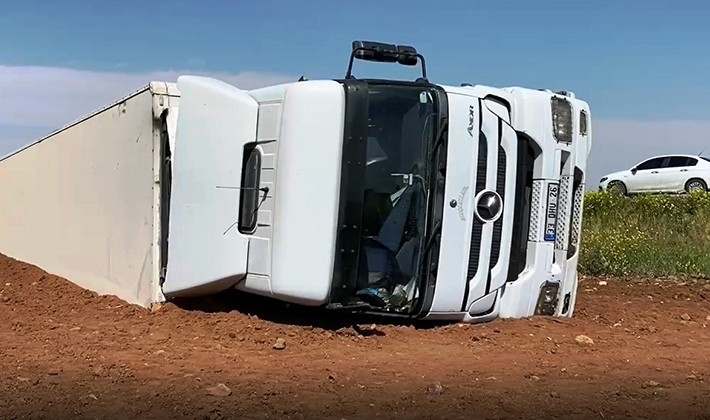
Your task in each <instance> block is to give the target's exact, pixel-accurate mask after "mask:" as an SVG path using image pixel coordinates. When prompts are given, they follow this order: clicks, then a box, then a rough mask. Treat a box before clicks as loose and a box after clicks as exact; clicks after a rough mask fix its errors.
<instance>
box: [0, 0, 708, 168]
mask: <svg viewBox="0 0 710 420" xmlns="http://www.w3.org/2000/svg"><path fill="white" fill-rule="evenodd" d="M1 10H2V13H0V66H5V68H4V71H5V72H8V71H12V74H13V75H14V77H20V76H21V75H22V74H27V77H28V79H27V80H28V82H27V83H28V84H29V83H30V81H29V80H30V79H29V78H31V77H32V75H31V74H30V73H31V72H29V71H26V69H28V68H30V67H29V66H32V67H33V68H35V67H37V66H38V67H42V68H68V69H74V70H84V71H89V72H92V74H93V73H104V72H110V74H118V73H121V74H124V73H125V74H128V75H133V76H134V79H127V80H131V81H133V80H135V83H138V84H136V85H135V86H130V89H132V88H134V87H138V86H139V85H140V84H142V82H140V81H141V80H142V79H141V77H142V75H145V76H146V77H148V76H151V75H153V74H155V73H156V72H177V73H185V72H208V73H219V74H225V75H227V74H229V75H232V74H240V73H243V72H254V73H265V74H270V75H272V76H277V75H280V76H282V77H283V78H284V80H288V79H289V78H292V77H298V76H300V75H301V74H306V75H307V76H308V77H309V78H331V77H340V76H342V75H343V74H344V72H345V68H346V65H347V58H348V54H349V48H350V42H351V41H352V40H353V39H367V40H377V41H385V42H393V43H401V44H410V45H414V46H415V47H416V48H417V49H419V51H420V52H422V53H423V54H424V55H425V57H426V58H427V64H428V71H429V78H430V79H431V80H433V81H436V82H440V83H448V84H454V85H458V84H459V83H461V82H469V83H478V84H487V85H493V86H510V85H518V86H526V87H534V88H539V87H549V88H551V89H557V90H559V89H565V90H571V91H574V92H575V93H576V94H577V95H578V96H579V97H581V98H583V99H585V100H587V101H588V102H589V103H590V105H591V107H592V113H593V118H595V119H596V120H598V121H599V123H600V124H601V123H602V122H604V121H607V120H614V121H617V122H618V121H627V122H629V123H630V124H641V123H644V122H649V123H653V124H658V123H663V122H666V121H667V122H673V121H674V123H673V124H675V125H674V126H673V127H676V129H677V127H679V126H678V121H680V120H693V121H695V122H693V123H692V124H691V125H692V126H693V127H695V128H697V127H700V129H702V132H700V131H693V132H691V131H687V130H686V131H681V132H679V133H678V135H679V136H680V137H681V141H686V142H688V147H687V148H688V149H693V150H692V152H696V153H697V151H695V150H694V149H695V148H696V146H699V145H700V144H701V143H705V142H707V141H708V140H710V138H709V137H708V136H710V135H706V134H705V133H706V132H707V131H705V128H706V126H705V125H704V124H705V122H710V82H708V81H707V78H708V75H710V54H708V53H707V51H708V43H709V41H710V25H708V23H707V21H706V18H707V16H708V12H710V5H707V4H703V2H700V1H661V0H649V1H638V0H623V1H621V0H618V1H610V0H596V1H590V2H573V1H569V0H568V1H559V0H546V1H542V0H538V1H532V0H531V1H523V0H519V1H512V0H509V1H504V0H499V1H493V0H490V1H474V0H469V1H458V0H451V1H443V0H442V1H441V2H423V1H394V0H392V1H385V0H381V1H371V0H361V1H358V2H348V3H345V2H342V3H341V2H336V1H324V0H310V1H302V2H288V1H275V0H261V1H254V2H247V1H244V0H241V1H240V0H236V1H233V2H226V1H222V2H217V1H205V0H203V1H187V0H174V1H171V2H165V3H162V4H158V3H150V2H145V1H137V0H124V1H121V2H88V1H85V0H82V1H80V0H65V1H62V2H50V1H48V0H44V1H35V0H24V1H14V0H5V1H3V5H2V9H1ZM8 69H9V70H8ZM355 71H356V74H359V75H365V74H367V75H372V76H394V77H416V72H417V70H416V69H411V68H404V69H403V68H398V67H397V66H394V65H382V64H380V65H374V64H372V65H363V64H357V65H356V68H355ZM18 74H19V75H20V76H17V75H18ZM158 74H161V73H158ZM170 74H172V73H170ZM84 80H86V79H84ZM268 80H272V79H268ZM273 80H276V79H273ZM145 81H146V82H147V80H145ZM139 82H140V83H139ZM77 83H78V84H77V85H76V86H79V87H81V86H82V85H81V80H78V81H77ZM126 83H127V82H126ZM131 83H132V82H131ZM34 84H35V85H36V83H34ZM72 86H74V85H72ZM87 86H88V85H87ZM121 88H122V89H124V90H125V89H129V87H128V86H126V87H124V86H121ZM0 89H2V85H0ZM8 89H9V88H5V90H6V91H5V92H2V91H0V111H1V110H2V109H3V106H2V103H3V102H5V107H10V105H9V104H10V101H11V99H10V97H9V96H10V95H9V94H8ZM130 89H129V90H130ZM13 92H14V91H13ZM111 93H113V92H111ZM65 94H66V95H74V94H76V91H74V93H71V91H69V92H66V93H65ZM57 95H59V93H56V95H55V96H54V97H55V99H56V96H57ZM107 95H108V93H107ZM100 99H101V100H102V101H104V102H108V101H111V100H113V99H115V98H113V97H109V96H107V97H106V98H103V97H102V98H100ZM95 100H96V101H98V100H99V98H96V99H95ZM43 102H44V106H47V107H48V108H49V107H51V106H52V104H51V103H50V102H48V101H46V100H45V101H43ZM99 104H100V103H99ZM86 106H87V107H89V106H92V107H93V106H97V103H94V102H87V105H86ZM90 110H91V108H88V109H83V110H82V113H85V112H88V111H90ZM40 111H41V110H40ZM77 112H78V110H77ZM41 116H42V113H41V112H40V113H38V114H36V115H35V116H33V120H34V122H33V124H19V125H20V127H18V124H10V123H8V122H7V121H4V122H3V121H1V120H0V154H4V153H3V152H6V151H7V150H4V151H3V150H2V143H1V142H2V136H3V133H4V134H5V135H6V136H8V135H11V136H18V135H22V134H24V133H32V135H35V132H40V131H41V130H42V129H44V127H46V126H47V124H50V122H47V124H45V123H43V121H42V118H41ZM67 117H69V116H68V115H67ZM73 117H74V116H72V117H71V118H73ZM51 124H56V121H54V120H52V121H51ZM698 124H700V125H698ZM29 125H31V126H33V127H34V128H33V129H34V130H35V131H32V129H29V128H25V127H26V126H29ZM595 127H596V126H595ZM644 127H645V129H648V130H649V132H650V133H655V132H657V131H658V129H650V128H649V127H651V126H650V125H649V126H644ZM654 127H656V128H658V127H657V126H654ZM669 127H670V126H669ZM676 129H674V130H676ZM615 130H616V129H615ZM668 130H670V128H668ZM674 130H671V131H669V132H668V133H670V135H673V133H674V132H675V131H674ZM599 131H602V132H603V131H605V130H604V128H603V127H600V128H599V130H597V132H595V136H596V140H598V142H597V144H595V146H596V145H598V144H600V143H601V144H602V145H604V144H606V146H604V148H605V149H602V150H610V151H611V150H612V149H611V147H612V146H613V145H614V144H616V145H617V146H618V145H619V143H620V142H621V143H624V144H628V143H629V142H631V143H632V144H636V143H634V142H640V143H639V144H642V145H643V144H647V143H644V140H643V139H636V140H629V139H628V136H631V135H634V133H633V131H629V133H627V134H628V135H627V134H625V135H624V136H623V138H622V137H619V138H618V139H616V140H610V139H609V138H608V137H609V135H604V138H603V139H601V140H600V139H599ZM635 132H636V136H638V133H639V132H638V128H637V129H636V130H635ZM8 133H10V134H8ZM616 134H617V135H618V133H616ZM682 139H686V140H682ZM17 141H19V140H14V142H17ZM654 141H655V142H656V143H657V146H658V148H657V149H658V150H661V149H662V147H663V145H662V144H661V143H662V139H656V140H654ZM666 141H667V139H666ZM654 144H655V143H654ZM652 150H656V149H653V147H651V148H650V149H648V150H647V151H644V150H642V151H638V150H635V151H631V149H630V153H631V152H633V153H636V155H634V156H633V157H630V158H627V160H625V161H623V163H622V162H621V161H619V162H617V163H616V164H617V165H622V166H624V167H626V166H628V165H631V164H632V163H635V162H632V161H634V160H637V159H640V158H643V157H644V153H652ZM663 150H665V149H663ZM708 150H710V147H708ZM683 151H685V150H683ZM595 152H596V153H597V154H600V153H602V152H600V151H599V149H596V150H595ZM627 161H628V165H627V164H626V163H627ZM601 163H602V161H601V160H600V164H601ZM599 170H600V171H601V170H602V167H600V168H599Z"/></svg>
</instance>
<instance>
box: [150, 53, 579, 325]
mask: <svg viewBox="0 0 710 420" xmlns="http://www.w3.org/2000/svg"><path fill="white" fill-rule="evenodd" d="M354 59H363V60H371V61H379V62H398V63H400V64H404V65H416V64H417V63H420V64H421V67H422V77H421V78H419V79H417V80H415V81H395V80H373V79H358V78H355V77H353V76H352V65H353V61H354ZM177 88H178V90H179V92H180V101H179V107H177V106H176V107H173V108H170V109H169V110H168V111H167V112H168V117H167V119H168V127H169V129H168V131H170V132H171V134H170V137H171V138H173V140H171V141H170V142H169V144H168V145H165V147H167V148H169V149H170V150H166V151H165V152H164V157H165V159H164V162H163V164H164V166H163V168H162V171H163V175H162V178H161V179H162V181H161V182H163V183H165V185H163V188H162V194H163V203H164V206H163V207H164V208H163V210H162V211H163V214H164V218H163V220H164V226H163V230H164V234H163V243H162V247H163V252H162V253H161V255H162V262H161V264H162V267H163V271H162V273H163V275H162V276H161V279H160V290H161V292H162V294H163V296H164V297H165V298H168V299H169V298H173V297H190V296H199V295H205V294H211V293H215V292H218V291H221V290H225V289H228V288H237V289H239V290H242V291H244V292H249V293H254V294H259V295H264V296H269V297H273V298H277V299H280V300H283V301H287V302H292V303H296V304H300V305H308V306H321V307H323V308H325V309H340V310H347V311H360V312H366V313H376V314H383V315H392V316H401V317H408V318H422V319H432V320H434V319H436V320H451V321H462V322H482V321H487V320H491V319H493V318H496V317H525V316H532V315H549V316H572V313H573V310H574V304H575V296H576V289H577V258H578V251H579V238H580V226H581V219H582V199H583V192H584V184H585V178H586V162H587V156H588V153H589V151H590V147H591V124H590V110H589V106H588V105H587V104H586V103H585V102H584V101H581V100H579V99H577V98H575V96H574V95H573V94H571V93H565V92H557V93H555V92H552V91H549V90H535V89H524V88H519V87H511V88H493V87H486V86H479V85H461V86H456V87H454V86H445V85H438V84H434V83H431V82H430V81H429V80H428V79H427V77H426V66H425V62H424V58H423V57H422V56H421V55H420V54H418V53H417V52H416V50H415V49H414V48H412V47H404V46H395V45H389V44H381V43H373V42H361V41H356V42H354V43H353V50H352V54H351V57H350V66H349V68H348V72H347V75H346V77H345V78H343V79H338V80H315V81H309V80H301V81H298V82H294V83H287V84H283V85H278V86H271V87H267V88H262V89H256V90H251V91H244V90H240V89H238V88H236V87H234V86H231V85H228V84H226V83H223V82H221V81H218V80H214V79H210V78H205V77H196V76H183V77H180V78H179V79H178V82H177Z"/></svg>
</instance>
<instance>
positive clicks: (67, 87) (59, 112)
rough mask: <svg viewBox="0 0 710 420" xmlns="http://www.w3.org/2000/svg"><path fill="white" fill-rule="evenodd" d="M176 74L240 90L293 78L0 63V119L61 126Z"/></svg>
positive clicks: (5, 122) (15, 123)
mask: <svg viewBox="0 0 710 420" xmlns="http://www.w3.org/2000/svg"><path fill="white" fill-rule="evenodd" d="M181 74H199V75H208V76H213V77H216V78H219V79H222V80H224V81H226V82H228V83H231V84H233V85H235V86H237V87H240V88H243V89H251V88H256V87H262V86H266V85H270V84H276V83H282V82H285V81H289V80H296V77H293V76H287V75H280V74H270V73H260V72H241V73H236V74H229V73H205V72H191V71H173V70H168V71H155V72H147V73H119V72H95V71H86V70H76V69H71V68H59V67H37V66H4V65H0V124H2V125H13V126H42V127H55V126H61V125H63V124H65V123H68V122H70V121H71V120H74V119H77V118H79V117H81V116H83V115H85V114H87V113H89V112H91V111H93V110H94V109H96V108H99V107H102V106H104V105H107V104H109V103H111V102H112V101H114V100H116V99H119V98H120V97H122V96H125V95H126V94H128V93H130V92H132V91H134V90H136V89H138V88H140V87H142V86H145V85H147V84H148V82H150V81H169V82H174V81H176V80H177V77H178V76H179V75H181Z"/></svg>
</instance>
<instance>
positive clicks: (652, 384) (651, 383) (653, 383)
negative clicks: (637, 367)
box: [641, 381, 661, 388]
mask: <svg viewBox="0 0 710 420" xmlns="http://www.w3.org/2000/svg"><path fill="white" fill-rule="evenodd" d="M659 386H661V384H660V383H658V382H656V381H646V382H645V383H644V384H643V385H642V386H641V387H642V388H658V387H659Z"/></svg>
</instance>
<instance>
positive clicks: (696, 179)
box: [599, 154, 710, 195]
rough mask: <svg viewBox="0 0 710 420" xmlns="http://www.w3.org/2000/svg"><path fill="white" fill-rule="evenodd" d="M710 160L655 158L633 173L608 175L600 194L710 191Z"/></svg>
mask: <svg viewBox="0 0 710 420" xmlns="http://www.w3.org/2000/svg"><path fill="white" fill-rule="evenodd" d="M708 182H710V158H707V157H703V156H693V155H682V154H678V155H664V156H654V157H652V158H650V159H647V160H645V161H643V162H641V163H639V164H638V165H635V166H634V167H632V168H631V169H627V170H624V171H620V172H614V173H612V174H608V175H605V176H604V177H603V178H602V179H601V180H600V181H599V189H600V190H606V189H611V190H616V191H619V192H620V193H622V194H624V195H628V194H638V193H682V192H690V191H693V190H701V191H707V189H708Z"/></svg>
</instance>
